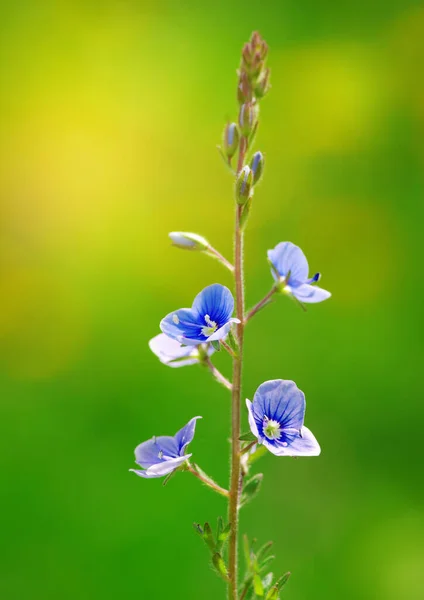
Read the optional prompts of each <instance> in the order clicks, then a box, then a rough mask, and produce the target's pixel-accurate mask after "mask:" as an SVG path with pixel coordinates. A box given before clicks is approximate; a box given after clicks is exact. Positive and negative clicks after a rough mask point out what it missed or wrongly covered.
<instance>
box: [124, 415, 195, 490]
mask: <svg viewBox="0 0 424 600" xmlns="http://www.w3.org/2000/svg"><path fill="white" fill-rule="evenodd" d="M201 418H202V417H194V418H193V419H191V420H190V421H189V422H188V423H187V425H186V426H185V427H183V428H182V429H180V431H178V432H177V433H176V434H175V435H174V437H171V436H168V435H162V436H160V437H153V438H152V439H151V440H148V441H147V442H143V443H142V444H139V445H138V446H137V448H136V449H135V462H136V463H137V464H138V465H140V467H143V470H138V469H130V471H133V472H134V473H136V474H137V475H139V476H140V477H144V478H145V479H151V478H153V477H164V476H165V475H168V474H169V473H171V472H172V471H175V469H177V468H178V467H180V466H181V465H182V464H183V463H184V462H185V461H186V460H187V459H188V458H190V456H191V454H186V453H185V452H186V448H187V446H188V444H189V443H190V442H191V440H192V439H193V437H194V430H195V428H196V421H197V419H201Z"/></svg>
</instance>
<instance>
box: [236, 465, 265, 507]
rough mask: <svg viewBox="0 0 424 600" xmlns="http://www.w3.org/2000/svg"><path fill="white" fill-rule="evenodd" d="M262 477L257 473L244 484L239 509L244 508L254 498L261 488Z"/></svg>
mask: <svg viewBox="0 0 424 600" xmlns="http://www.w3.org/2000/svg"><path fill="white" fill-rule="evenodd" d="M263 477H264V476H263V474H262V473H257V474H256V475H253V477H251V478H250V479H249V480H248V481H247V482H246V483H245V485H244V487H243V491H242V494H241V498H240V507H242V506H244V505H245V504H247V503H248V502H250V501H251V500H253V498H255V497H256V495H257V494H258V492H259V490H260V488H261V484H262V479H263Z"/></svg>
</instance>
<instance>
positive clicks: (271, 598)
mask: <svg viewBox="0 0 424 600" xmlns="http://www.w3.org/2000/svg"><path fill="white" fill-rule="evenodd" d="M265 600H278V587H276V586H275V585H273V586H272V588H270V589H269V590H268V592H267V595H266V596H265Z"/></svg>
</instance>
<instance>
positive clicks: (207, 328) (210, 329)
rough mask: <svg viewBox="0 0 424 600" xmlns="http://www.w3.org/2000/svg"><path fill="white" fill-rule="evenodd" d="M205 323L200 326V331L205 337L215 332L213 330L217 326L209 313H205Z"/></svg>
mask: <svg viewBox="0 0 424 600" xmlns="http://www.w3.org/2000/svg"><path fill="white" fill-rule="evenodd" d="M205 323H206V325H205V326H204V327H202V333H203V335H204V336H205V337H209V336H210V335H212V334H213V333H215V331H216V330H217V328H218V325H217V324H216V323H215V321H212V320H211V318H210V316H209V315H205Z"/></svg>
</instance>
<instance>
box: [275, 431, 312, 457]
mask: <svg viewBox="0 0 424 600" xmlns="http://www.w3.org/2000/svg"><path fill="white" fill-rule="evenodd" d="M264 445H265V442H264ZM266 446H267V448H268V449H269V450H270V451H271V452H272V453H273V454H275V455H276V456H318V455H319V454H320V453H321V448H320V445H319V444H318V442H317V440H316V438H315V436H314V434H313V433H312V431H311V430H310V429H308V428H307V427H302V429H301V435H299V434H298V435H296V437H295V438H294V439H293V441H291V442H290V444H289V445H288V446H282V445H281V444H277V445H276V446H273V447H272V448H271V447H270V445H269V444H266Z"/></svg>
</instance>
